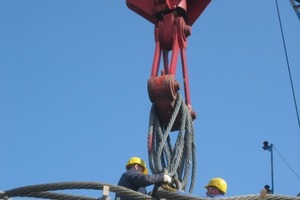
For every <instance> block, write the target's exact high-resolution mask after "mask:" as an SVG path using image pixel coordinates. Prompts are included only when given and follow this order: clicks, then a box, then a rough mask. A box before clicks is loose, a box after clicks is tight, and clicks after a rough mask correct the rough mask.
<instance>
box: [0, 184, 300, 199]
mask: <svg viewBox="0 0 300 200" xmlns="http://www.w3.org/2000/svg"><path fill="white" fill-rule="evenodd" d="M104 185H105V186H109V190H110V192H114V193H122V195H127V196H128V197H129V198H130V199H132V200H143V199H144V200H158V199H169V200H171V199H172V200H208V199H211V198H207V197H198V196H192V195H190V194H187V193H182V192H180V193H179V192H170V191H166V190H158V191H157V192H156V193H155V196H149V195H144V194H141V193H139V192H136V191H133V190H130V189H128V188H124V187H122V186H116V185H112V184H106V183H99V182H60V183H48V184H38V185H30V186H24V187H19V188H14V189H11V190H6V191H4V192H0V199H5V200H7V199H8V198H11V197H35V198H45V199H57V200H96V199H97V200H101V199H102V198H101V197H100V198H94V197H86V196H77V195H69V194H61V193H54V192H48V191H54V190H66V189H94V190H103V186H104ZM222 199H224V200H260V195H257V194H256V195H243V196H234V197H224V198H222ZM267 199H268V200H300V197H296V196H287V195H274V194H270V195H268V196H267Z"/></svg>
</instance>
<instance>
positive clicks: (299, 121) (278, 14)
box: [275, 0, 300, 129]
mask: <svg viewBox="0 0 300 200" xmlns="http://www.w3.org/2000/svg"><path fill="white" fill-rule="evenodd" d="M275 3H276V9H277V16H278V21H279V26H280V31H281V38H282V43H283V48H284V53H285V60H286V64H287V68H288V72H289V78H290V84H291V88H292V93H293V100H294V104H295V110H296V115H297V119H298V126H299V129H300V118H299V112H298V106H297V100H296V95H295V90H294V84H293V78H292V73H291V69H290V62H289V57H288V53H287V48H286V43H285V37H284V33H283V28H282V22H281V17H280V12H279V6H278V2H277V0H275Z"/></svg>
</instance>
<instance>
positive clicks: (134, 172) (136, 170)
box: [116, 157, 172, 200]
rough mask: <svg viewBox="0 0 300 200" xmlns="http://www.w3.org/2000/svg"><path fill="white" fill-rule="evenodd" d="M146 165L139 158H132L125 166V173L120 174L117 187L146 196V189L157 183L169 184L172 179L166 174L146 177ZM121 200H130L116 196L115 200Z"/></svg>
mask: <svg viewBox="0 0 300 200" xmlns="http://www.w3.org/2000/svg"><path fill="white" fill-rule="evenodd" d="M147 173H148V170H147V168H146V163H145V162H144V160H143V159H141V158H139V157H132V158H130V159H129V160H128V162H127V164H126V171H125V172H124V173H123V174H122V176H121V178H120V180H119V182H118V185H119V186H123V187H126V188H128V189H131V190H134V191H138V192H141V193H143V194H147V190H146V187H147V186H149V185H153V184H157V183H163V182H167V183H171V182H172V179H171V177H170V176H169V175H167V174H163V173H161V174H153V175H148V174H147ZM117 198H120V199H121V200H126V199H130V198H128V197H126V196H122V195H119V194H116V199H117Z"/></svg>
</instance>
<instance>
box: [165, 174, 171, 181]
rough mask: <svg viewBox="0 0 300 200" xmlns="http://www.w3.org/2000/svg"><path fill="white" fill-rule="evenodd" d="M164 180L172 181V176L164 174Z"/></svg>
mask: <svg viewBox="0 0 300 200" xmlns="http://www.w3.org/2000/svg"><path fill="white" fill-rule="evenodd" d="M164 182H167V183H172V178H171V177H170V176H169V175H167V174H164Z"/></svg>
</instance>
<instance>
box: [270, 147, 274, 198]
mask: <svg viewBox="0 0 300 200" xmlns="http://www.w3.org/2000/svg"><path fill="white" fill-rule="evenodd" d="M270 147H271V148H270V151H271V181H272V194H274V173H273V172H274V171H273V144H271V145H270Z"/></svg>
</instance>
